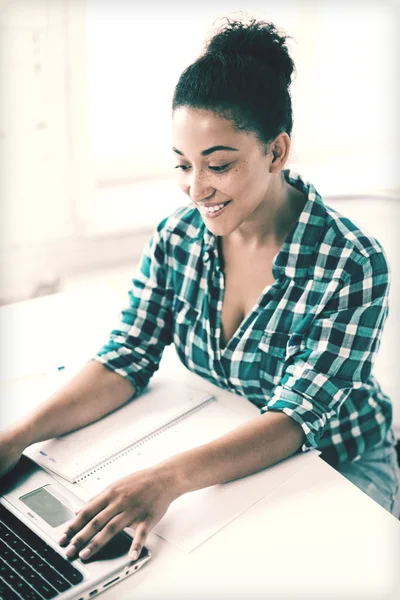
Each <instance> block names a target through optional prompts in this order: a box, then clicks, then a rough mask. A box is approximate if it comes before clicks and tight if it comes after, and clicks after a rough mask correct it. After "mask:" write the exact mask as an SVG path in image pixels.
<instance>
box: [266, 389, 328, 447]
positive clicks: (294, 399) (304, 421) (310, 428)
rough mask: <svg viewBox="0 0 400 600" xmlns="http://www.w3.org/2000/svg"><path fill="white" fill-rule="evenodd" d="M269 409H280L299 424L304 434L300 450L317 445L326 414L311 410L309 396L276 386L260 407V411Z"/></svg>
mask: <svg viewBox="0 0 400 600" xmlns="http://www.w3.org/2000/svg"><path fill="white" fill-rule="evenodd" d="M269 410H273V411H281V412H283V413H284V414H286V415H287V416H288V417H291V418H292V419H293V420H294V421H296V423H298V424H299V425H300V427H301V428H302V430H303V432H304V435H305V436H306V441H305V442H304V444H303V446H302V448H301V449H302V451H307V450H310V449H311V448H316V447H317V446H318V443H319V440H320V438H321V436H322V433H323V430H324V427H325V424H326V422H327V415H319V414H318V413H317V412H315V411H314V410H313V403H312V399H311V398H308V397H307V396H304V395H302V394H299V393H298V392H296V391H294V390H291V389H288V388H286V387H284V386H278V387H277V388H276V389H275V391H274V394H273V396H272V397H271V399H270V400H269V401H268V402H267V404H266V405H265V406H263V407H262V408H261V412H267V411H269Z"/></svg>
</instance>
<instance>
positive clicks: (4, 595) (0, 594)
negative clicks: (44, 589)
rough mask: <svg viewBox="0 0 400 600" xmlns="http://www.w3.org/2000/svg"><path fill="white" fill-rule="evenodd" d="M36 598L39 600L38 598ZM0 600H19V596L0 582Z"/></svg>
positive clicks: (3, 582)
mask: <svg viewBox="0 0 400 600" xmlns="http://www.w3.org/2000/svg"><path fill="white" fill-rule="evenodd" d="M37 598H38V600H39V596H37ZM0 600H20V596H17V594H16V593H15V592H13V591H12V589H11V588H10V587H9V586H8V585H7V584H6V582H5V581H1V580H0ZM29 600H31V599H29ZM35 600H36V599H35Z"/></svg>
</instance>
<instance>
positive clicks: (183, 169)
mask: <svg viewBox="0 0 400 600" xmlns="http://www.w3.org/2000/svg"><path fill="white" fill-rule="evenodd" d="M189 168H190V167H189V165H176V167H175V169H180V170H181V171H187V170H188V169H189Z"/></svg>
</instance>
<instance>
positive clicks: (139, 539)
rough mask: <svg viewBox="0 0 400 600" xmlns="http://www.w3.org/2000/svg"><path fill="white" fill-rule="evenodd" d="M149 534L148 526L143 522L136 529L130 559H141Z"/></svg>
mask: <svg viewBox="0 0 400 600" xmlns="http://www.w3.org/2000/svg"><path fill="white" fill-rule="evenodd" d="M148 534H149V529H148V524H147V523H146V521H142V522H141V523H139V525H138V526H137V527H136V528H135V537H134V538H133V542H132V545H131V547H130V550H129V558H131V559H132V560H137V559H138V558H139V556H140V553H141V551H142V548H143V546H144V544H145V542H146V538H147V536H148Z"/></svg>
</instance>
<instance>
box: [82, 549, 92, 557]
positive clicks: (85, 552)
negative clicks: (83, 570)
mask: <svg viewBox="0 0 400 600" xmlns="http://www.w3.org/2000/svg"><path fill="white" fill-rule="evenodd" d="M89 554H90V550H89V548H85V549H84V550H82V552H79V558H87V557H88V556H89Z"/></svg>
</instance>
